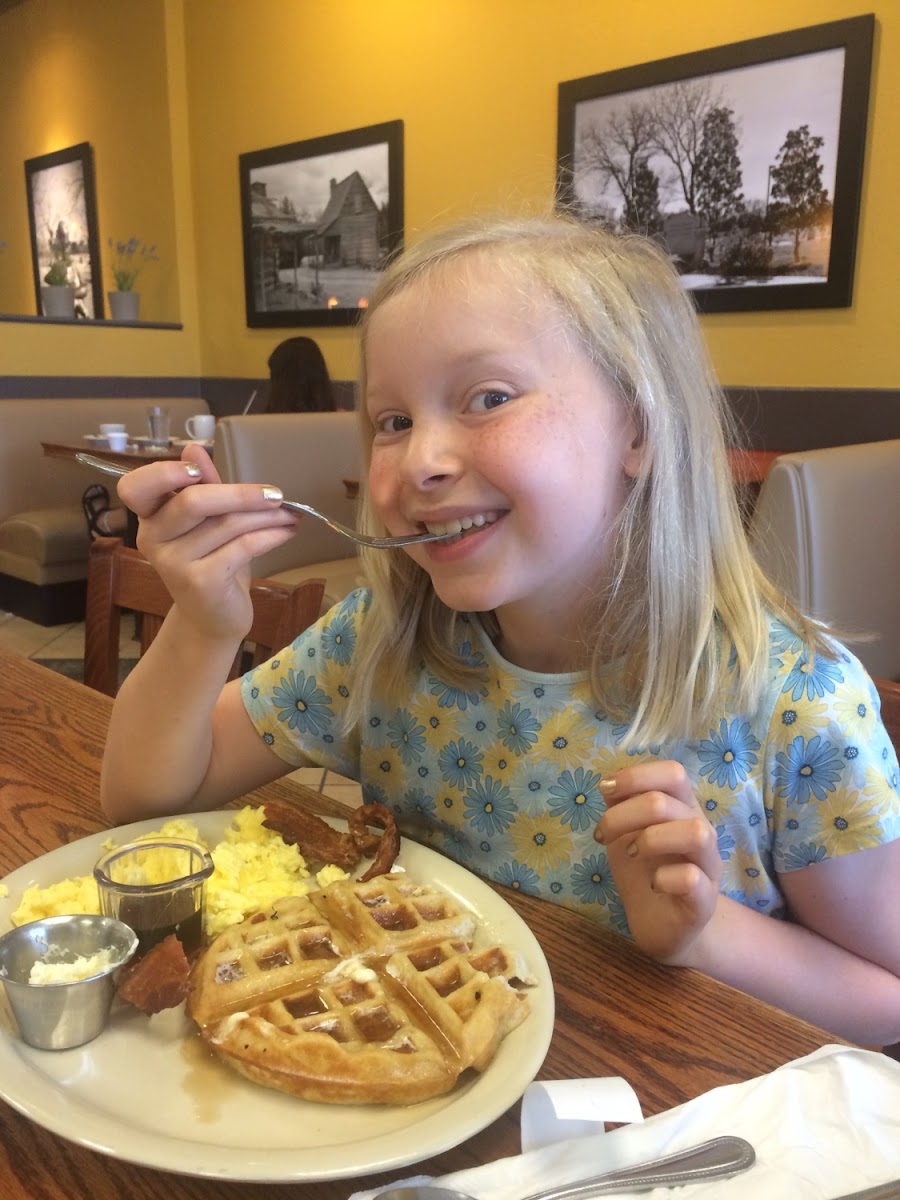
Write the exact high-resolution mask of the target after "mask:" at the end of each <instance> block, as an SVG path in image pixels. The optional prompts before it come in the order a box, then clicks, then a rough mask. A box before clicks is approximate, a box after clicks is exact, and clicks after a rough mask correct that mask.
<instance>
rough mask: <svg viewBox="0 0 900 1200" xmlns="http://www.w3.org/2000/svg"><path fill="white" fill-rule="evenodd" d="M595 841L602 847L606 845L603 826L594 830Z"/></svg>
mask: <svg viewBox="0 0 900 1200" xmlns="http://www.w3.org/2000/svg"><path fill="white" fill-rule="evenodd" d="M594 841H595V842H599V843H600V845H601V846H605V845H606V837H605V836H604V833H603V826H602V825H598V826H597V827H596V829H595V830H594Z"/></svg>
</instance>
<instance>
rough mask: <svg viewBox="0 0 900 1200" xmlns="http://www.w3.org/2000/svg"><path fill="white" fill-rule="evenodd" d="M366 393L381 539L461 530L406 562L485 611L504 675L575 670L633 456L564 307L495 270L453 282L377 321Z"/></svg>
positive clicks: (444, 278)
mask: <svg viewBox="0 0 900 1200" xmlns="http://www.w3.org/2000/svg"><path fill="white" fill-rule="evenodd" d="M525 293H527V294H525ZM366 378H367V386H366V396H365V403H366V407H367V411H368V414H369V416H370V418H371V420H372V423H373V425H374V427H375V435H374V442H373V446H372V460H371V465H370V469H369V489H370V495H371V498H372V502H373V504H374V505H375V508H376V509H377V511H378V512H379V514H380V515H381V517H382V519H383V520H384V522H385V524H386V526H387V528H388V529H389V531H390V532H391V533H394V534H400V533H411V532H416V531H421V530H423V529H424V528H428V529H429V530H432V531H434V532H442V531H444V530H445V529H447V528H450V529H452V530H455V531H457V533H458V536H456V537H454V538H452V539H451V540H449V541H447V542H431V543H427V544H425V545H418V546H413V547H410V548H409V550H408V553H409V554H411V555H412V557H413V558H414V559H415V560H416V562H417V563H419V564H420V565H421V566H422V567H423V568H424V569H425V570H426V571H427V572H428V574H429V575H430V576H431V580H432V583H433V585H434V588H435V590H436V591H437V593H438V595H439V596H440V598H441V599H442V600H443V601H444V603H445V604H447V605H448V606H449V607H451V608H453V609H457V610H460V611H472V612H485V611H489V610H493V611H494V612H495V614H496V617H497V620H498V622H499V624H500V628H501V641H500V648H501V651H502V652H503V653H504V654H505V655H506V657H507V658H509V659H511V660H512V661H517V662H519V663H520V664H521V665H525V666H531V667H533V668H534V669H544V670H553V669H556V670H561V669H566V668H567V667H569V666H570V665H572V664H571V663H570V662H568V661H563V660H564V659H566V653H565V652H564V651H563V649H562V647H563V645H565V644H568V643H571V642H572V641H573V639H574V632H575V628H576V626H577V623H578V617H579V615H580V614H581V613H582V612H583V611H585V606H587V605H589V604H590V599H591V594H592V593H593V592H594V591H595V589H596V587H597V585H598V583H599V584H601V585H602V583H603V581H604V580H605V573H606V568H607V563H608V558H609V549H610V540H611V531H612V527H613V523H614V521H615V519H616V517H617V515H618V513H619V511H620V510H621V507H622V505H623V503H624V499H625V495H626V489H627V486H628V485H627V480H628V476H629V475H633V474H635V473H636V471H637V470H638V468H639V465H640V450H639V449H635V448H634V443H635V441H636V436H637V434H636V430H635V428H634V426H633V424H632V422H631V421H630V419H629V418H628V417H627V415H626V413H625V411H624V408H623V406H622V405H621V403H620V402H619V401H618V399H617V398H616V396H615V395H614V393H613V390H612V388H611V387H610V386H609V384H608V383H606V382H605V380H604V379H603V378H602V376H601V375H600V374H599V373H598V371H597V370H596V369H595V368H594V367H593V366H592V364H591V362H590V360H589V358H588V356H587V354H586V352H585V351H584V349H583V348H582V346H581V344H580V342H579V341H578V339H577V337H576V336H575V335H574V334H573V333H572V332H571V331H570V330H569V329H568V327H567V326H566V324H565V323H564V320H563V317H562V315H561V313H560V310H559V308H558V307H557V305H556V304H555V303H554V302H553V301H552V300H551V299H550V298H548V297H547V296H546V295H544V294H542V293H540V292H537V291H536V290H535V289H534V287H533V285H532V287H531V289H530V291H528V289H526V288H525V287H521V286H518V285H517V284H516V283H515V282H512V281H510V279H509V276H508V274H506V273H504V272H502V271H496V270H494V269H492V265H491V261H490V259H489V258H488V257H481V258H475V259H474V260H473V261H472V263H471V265H470V266H469V269H468V270H466V271H454V270H453V268H449V269H446V270H444V271H443V272H442V274H441V276H440V277H439V278H434V277H432V279H431V281H430V282H429V283H427V284H425V285H423V284H413V285H410V286H409V287H407V288H406V289H405V290H404V291H402V292H400V293H398V294H397V295H395V296H393V297H391V298H390V299H389V300H387V301H386V302H385V303H384V304H383V305H382V307H381V308H380V309H379V310H378V311H377V312H375V313H373V314H372V318H371V321H370V325H369V329H368V336H367V343H366ZM460 531H461V532H460Z"/></svg>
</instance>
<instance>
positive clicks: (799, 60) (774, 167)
mask: <svg viewBox="0 0 900 1200" xmlns="http://www.w3.org/2000/svg"><path fill="white" fill-rule="evenodd" d="M874 26H875V19H874V17H873V16H871V15H866V16H861V17H851V18H849V19H848V20H844V21H833V22H830V23H829V24H826V25H816V26H812V27H809V28H806V29H796V30H792V31H790V32H787V33H779V34H773V35H771V36H768V37H761V38H754V39H753V40H752V41H746V42H736V43H734V44H732V45H728V46H720V47H717V48H715V49H711V50H701V51H699V52H697V53H694V54H682V55H678V56H677V57H674V58H667V59H661V60H659V61H656V62H651V63H644V64H642V65H640V66H635V67H626V68H622V69H620V70H616V71H608V72H606V73H605V74H602V75H591V76H586V77H584V78H581V79H573V80H569V81H568V82H565V83H561V84H560V86H559V113H558V122H559V123H558V141H557V204H558V206H559V207H560V208H563V209H566V210H568V211H571V212H573V213H574V214H575V215H577V216H578V217H579V218H581V219H582V220H585V221H588V222H594V223H597V224H599V225H603V226H605V227H607V228H611V229H614V230H623V231H626V230H628V231H634V232H638V233H642V234H645V235H648V236H650V237H653V238H655V239H657V240H658V241H659V242H661V243H662V244H663V245H664V246H665V247H666V249H667V251H668V253H669V255H670V257H671V258H672V261H673V262H674V263H675V264H676V266H677V267H678V270H679V272H680V274H681V279H682V283H683V285H684V287H685V288H686V289H688V290H690V292H691V294H692V296H693V298H694V300H695V303H696V305H697V307H698V308H699V309H700V311H701V312H747V311H752V310H769V309H793V308H798V309H800V308H843V307H847V306H849V305H850V303H851V300H852V294H853V268H854V259H855V254H856V238H857V227H858V223H859V204H860V194H861V190H862V173H863V157H864V149H865V144H866V120H867V113H868V101H869V75H870V67H871V58H872V40H873V34H874Z"/></svg>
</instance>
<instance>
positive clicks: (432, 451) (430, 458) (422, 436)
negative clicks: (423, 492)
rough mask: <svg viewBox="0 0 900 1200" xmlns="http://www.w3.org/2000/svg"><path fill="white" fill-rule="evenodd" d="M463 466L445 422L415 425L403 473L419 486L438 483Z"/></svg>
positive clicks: (408, 479) (456, 472) (453, 475)
mask: <svg viewBox="0 0 900 1200" xmlns="http://www.w3.org/2000/svg"><path fill="white" fill-rule="evenodd" d="M461 469H462V464H461V459H460V453H459V447H458V446H457V445H456V444H455V441H454V440H453V438H452V435H451V434H450V432H449V431H448V430H447V429H446V427H445V426H435V427H426V428H422V427H421V426H414V427H413V430H412V432H411V436H410V438H409V441H408V443H407V447H406V454H405V456H404V459H403V473H404V475H405V477H406V479H407V481H408V482H409V483H412V484H414V485H415V486H416V487H419V488H432V487H437V486H438V485H439V484H441V483H443V482H445V481H446V480H448V479H454V478H456V476H458V475H459V473H460V471H461Z"/></svg>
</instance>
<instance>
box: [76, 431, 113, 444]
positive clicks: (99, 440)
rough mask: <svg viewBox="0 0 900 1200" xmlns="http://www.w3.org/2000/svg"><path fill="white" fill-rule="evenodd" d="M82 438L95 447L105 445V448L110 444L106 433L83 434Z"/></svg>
mask: <svg viewBox="0 0 900 1200" xmlns="http://www.w3.org/2000/svg"><path fill="white" fill-rule="evenodd" d="M81 436H82V437H83V438H84V440H85V441H86V442H91V443H92V444H94V445H98V446H99V445H103V446H107V445H109V442H108V439H107V437H106V434H105V433H83V434H82V435H81Z"/></svg>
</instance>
